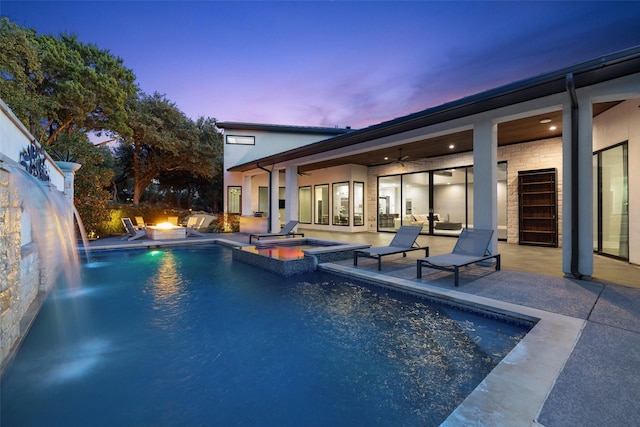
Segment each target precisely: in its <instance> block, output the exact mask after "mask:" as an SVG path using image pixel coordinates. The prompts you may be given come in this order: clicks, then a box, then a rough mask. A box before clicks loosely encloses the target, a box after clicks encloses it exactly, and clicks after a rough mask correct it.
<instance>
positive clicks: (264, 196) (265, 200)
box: [258, 187, 269, 212]
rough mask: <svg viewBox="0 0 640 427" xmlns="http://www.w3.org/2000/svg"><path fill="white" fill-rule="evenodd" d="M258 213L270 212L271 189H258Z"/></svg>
mask: <svg viewBox="0 0 640 427" xmlns="http://www.w3.org/2000/svg"><path fill="white" fill-rule="evenodd" d="M258 212H269V187H258Z"/></svg>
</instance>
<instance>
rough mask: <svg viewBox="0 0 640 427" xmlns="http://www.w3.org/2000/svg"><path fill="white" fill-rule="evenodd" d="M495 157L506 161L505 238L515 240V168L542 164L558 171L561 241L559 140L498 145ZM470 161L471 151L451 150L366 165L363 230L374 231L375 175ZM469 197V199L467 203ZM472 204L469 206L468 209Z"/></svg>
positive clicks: (469, 162)
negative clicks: (421, 156)
mask: <svg viewBox="0 0 640 427" xmlns="http://www.w3.org/2000/svg"><path fill="white" fill-rule="evenodd" d="M498 161H499V162H503V161H506V162H507V189H506V193H507V194H506V197H507V242H508V243H516V244H517V243H518V240H519V226H518V217H519V215H518V172H519V171H521V170H533V169H544V168H556V169H557V171H558V234H559V235H558V241H559V245H561V243H562V229H561V225H562V218H561V215H562V140H561V139H560V138H553V139H545V140H541V141H534V142H529V143H523V144H514V145H507V146H504V147H498ZM471 165H473V153H464V154H452V155H450V156H441V157H434V158H431V159H424V160H418V161H412V162H407V163H405V166H401V165H399V164H392V165H385V166H379V167H375V168H373V167H372V168H369V171H368V182H369V183H370V185H369V186H368V187H367V190H366V191H367V204H368V206H367V211H368V212H369V215H368V216H367V230H369V231H376V221H377V218H376V213H377V196H378V195H377V182H378V179H377V178H378V176H381V175H396V174H404V173H411V172H424V171H428V170H437V169H448V168H457V167H463V166H471ZM472 202H473V201H472V200H470V203H472ZM472 208H473V207H472V206H470V209H472Z"/></svg>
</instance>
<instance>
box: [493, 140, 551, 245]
mask: <svg viewBox="0 0 640 427" xmlns="http://www.w3.org/2000/svg"><path fill="white" fill-rule="evenodd" d="M498 160H499V161H505V160H506V161H507V242H508V243H518V242H519V231H520V227H519V219H520V218H519V214H518V172H519V171H526V170H536V169H546V168H555V169H556V170H557V180H558V185H557V191H558V194H557V199H556V200H557V203H558V246H559V247H561V246H562V140H561V139H560V138H553V139H545V140H542V141H535V142H528V143H524V144H515V145H508V146H505V147H498Z"/></svg>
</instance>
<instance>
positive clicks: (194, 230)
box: [186, 216, 204, 237]
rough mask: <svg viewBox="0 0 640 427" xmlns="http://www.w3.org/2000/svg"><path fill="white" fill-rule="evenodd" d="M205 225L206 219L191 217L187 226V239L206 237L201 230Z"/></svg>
mask: <svg viewBox="0 0 640 427" xmlns="http://www.w3.org/2000/svg"><path fill="white" fill-rule="evenodd" d="M203 223H204V217H197V216H190V217H189V218H188V219H187V225H186V227H187V237H190V236H204V234H202V233H201V232H200V228H201V227H202V224H203Z"/></svg>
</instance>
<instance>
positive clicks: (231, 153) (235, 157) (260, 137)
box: [223, 129, 333, 215]
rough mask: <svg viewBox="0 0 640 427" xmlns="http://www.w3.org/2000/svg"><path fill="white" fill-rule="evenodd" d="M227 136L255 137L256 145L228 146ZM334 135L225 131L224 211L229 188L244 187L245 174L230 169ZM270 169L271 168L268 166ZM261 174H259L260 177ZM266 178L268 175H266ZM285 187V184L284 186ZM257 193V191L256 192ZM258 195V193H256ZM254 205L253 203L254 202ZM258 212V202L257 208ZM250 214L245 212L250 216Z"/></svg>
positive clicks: (244, 213)
mask: <svg viewBox="0 0 640 427" xmlns="http://www.w3.org/2000/svg"><path fill="white" fill-rule="evenodd" d="M226 135H236V136H253V137H255V145H236V144H227V141H226ZM330 136H333V135H322V134H303V133H290V132H289V133H287V132H282V133H280V132H267V131H258V130H236V129H233V130H229V131H226V130H225V142H224V189H225V190H224V208H223V209H224V211H225V212H226V211H227V187H229V186H242V185H243V183H244V182H243V181H244V174H242V173H240V172H228V169H229V168H231V167H233V166H236V165H239V164H242V163H246V162H250V161H252V160H255V159H259V158H262V157H265V156H269V155H272V154H277V153H281V152H283V151H287V150H291V149H293V148H298V147H302V146H304V145H308V144H312V143H314V142H318V141H322V140H323V139H327V138H329V137H330ZM265 166H266V165H265ZM266 167H270V166H266ZM259 175H261V174H258V176H259ZM265 176H266V175H265ZM282 186H284V184H282ZM256 191H257V190H256ZM256 194H257V193H256ZM252 205H253V202H252ZM254 210H257V201H256V207H255V209H254ZM249 214H250V212H243V215H249Z"/></svg>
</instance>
